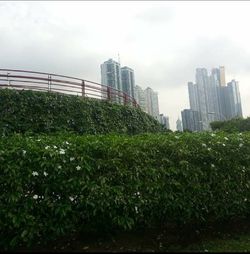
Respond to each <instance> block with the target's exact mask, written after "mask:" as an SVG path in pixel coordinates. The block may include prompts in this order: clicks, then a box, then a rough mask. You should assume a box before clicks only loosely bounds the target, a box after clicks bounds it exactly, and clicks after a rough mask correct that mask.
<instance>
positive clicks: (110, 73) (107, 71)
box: [101, 59, 122, 102]
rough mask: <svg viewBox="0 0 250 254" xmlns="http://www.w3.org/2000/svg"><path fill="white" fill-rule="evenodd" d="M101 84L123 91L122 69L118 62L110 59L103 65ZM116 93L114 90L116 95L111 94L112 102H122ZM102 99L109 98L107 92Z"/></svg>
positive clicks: (103, 93) (104, 92)
mask: <svg viewBox="0 0 250 254" xmlns="http://www.w3.org/2000/svg"><path fill="white" fill-rule="evenodd" d="M101 84H102V85H105V86H107V87H111V88H113V89H116V90H122V81H121V68H120V64H119V63H118V62H116V61H114V60H113V59H109V60H108V61H105V62H104V63H103V64H101ZM115 92H116V91H115V90H114V93H111V95H110V97H111V100H112V101H118V102H121V98H119V97H118V96H117V95H116V94H115ZM102 97H104V98H107V97H108V95H107V91H106V90H104V91H103V92H102Z"/></svg>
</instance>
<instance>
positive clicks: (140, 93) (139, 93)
mask: <svg viewBox="0 0 250 254" xmlns="http://www.w3.org/2000/svg"><path fill="white" fill-rule="evenodd" d="M135 100H136V101H137V103H138V104H139V106H140V107H141V109H142V110H143V111H144V112H146V113H148V112H147V101H146V100H147V99H146V93H145V91H144V90H143V89H142V88H141V87H140V86H138V85H136V86H135Z"/></svg>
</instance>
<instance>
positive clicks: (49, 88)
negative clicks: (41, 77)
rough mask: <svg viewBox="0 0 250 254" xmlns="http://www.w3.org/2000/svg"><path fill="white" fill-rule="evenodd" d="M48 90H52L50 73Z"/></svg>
mask: <svg viewBox="0 0 250 254" xmlns="http://www.w3.org/2000/svg"><path fill="white" fill-rule="evenodd" d="M48 91H49V92H50V91H51V75H50V74H49V75H48Z"/></svg>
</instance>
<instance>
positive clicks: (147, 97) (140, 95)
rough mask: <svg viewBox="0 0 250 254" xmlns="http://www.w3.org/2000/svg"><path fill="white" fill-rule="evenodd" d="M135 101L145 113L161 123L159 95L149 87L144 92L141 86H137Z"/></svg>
mask: <svg viewBox="0 0 250 254" xmlns="http://www.w3.org/2000/svg"><path fill="white" fill-rule="evenodd" d="M135 100H136V101H137V103H138V104H139V105H140V107H141V108H142V110H143V111H145V112H146V113H148V114H149V115H151V116H153V117H154V118H155V119H156V120H158V121H160V116H159V102H158V93H157V92H154V91H153V89H152V88H150V87H147V88H146V89H145V90H143V89H142V88H141V87H140V86H138V85H136V86H135Z"/></svg>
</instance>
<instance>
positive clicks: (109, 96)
mask: <svg viewBox="0 0 250 254" xmlns="http://www.w3.org/2000/svg"><path fill="white" fill-rule="evenodd" d="M107 98H108V100H109V101H110V100H111V91H110V87H109V86H108V87H107Z"/></svg>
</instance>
